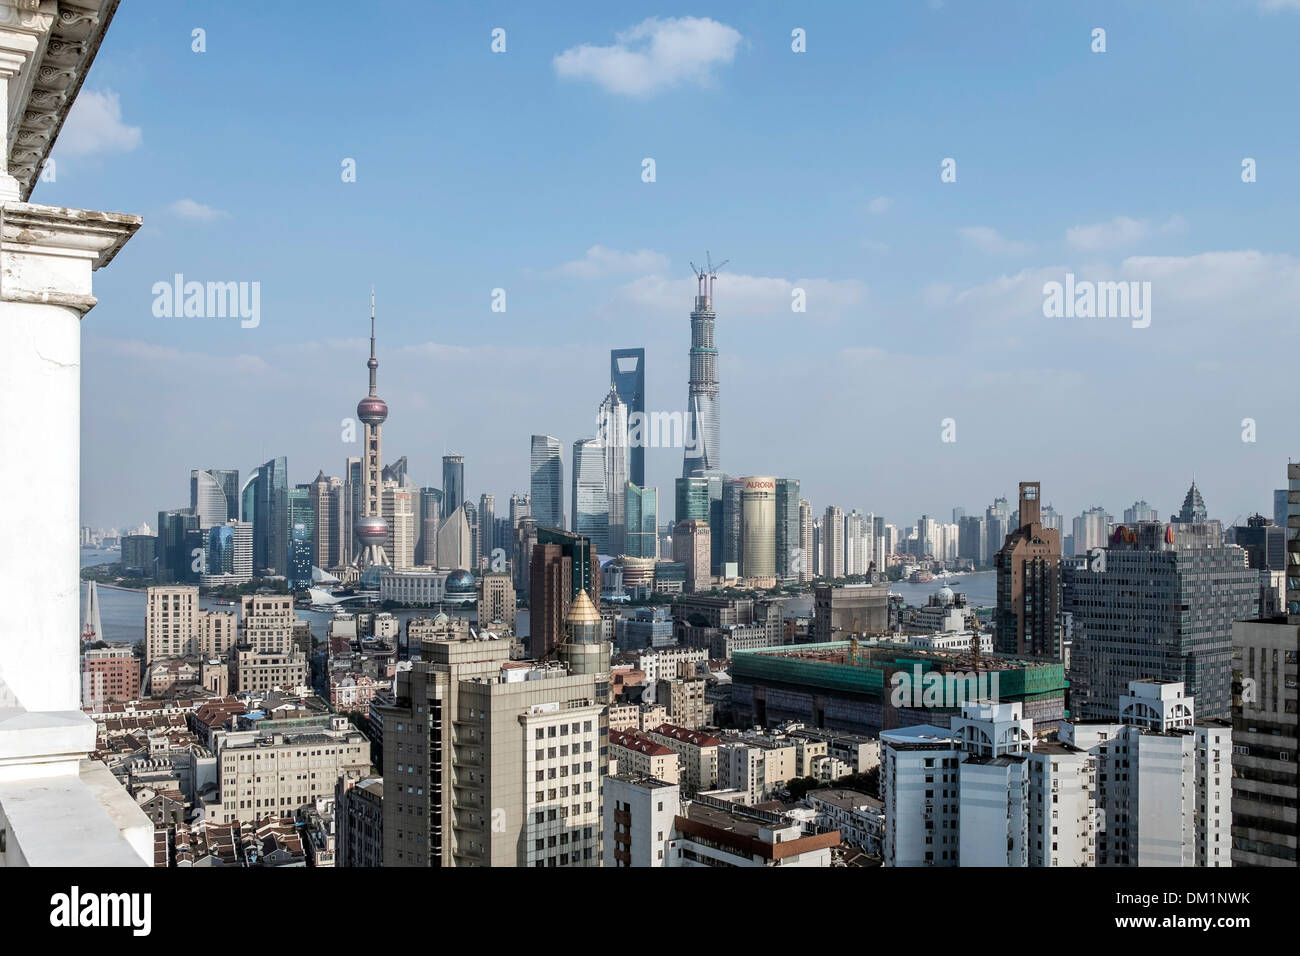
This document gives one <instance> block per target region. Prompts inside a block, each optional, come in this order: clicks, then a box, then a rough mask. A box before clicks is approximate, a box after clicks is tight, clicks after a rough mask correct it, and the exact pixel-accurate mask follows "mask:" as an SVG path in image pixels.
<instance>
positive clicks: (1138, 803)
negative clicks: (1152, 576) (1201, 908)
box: [880, 681, 1232, 866]
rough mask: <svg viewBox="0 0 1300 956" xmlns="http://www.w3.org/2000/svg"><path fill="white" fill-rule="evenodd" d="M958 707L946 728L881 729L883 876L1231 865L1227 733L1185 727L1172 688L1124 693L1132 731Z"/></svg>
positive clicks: (1222, 728) (998, 707)
mask: <svg viewBox="0 0 1300 956" xmlns="http://www.w3.org/2000/svg"><path fill="white" fill-rule="evenodd" d="M1021 708H1022V705H1021V704H1019V703H1012V704H969V705H967V706H965V707H964V708H963V709H962V714H961V716H960V717H954V718H953V719H952V727H951V729H950V730H944V729H942V728H937V727H932V726H921V727H912V728H905V729H903V730H897V731H885V732H882V733H881V735H880V739H881V762H882V770H881V778H880V785H881V794H882V797H883V802H884V804H885V827H884V839H883V851H882V855H883V858H884V861H885V865H886V866H958V865H960V866H1230V865H1231V829H1230V824H1231V810H1230V807H1231V778H1232V753H1231V729H1230V728H1229V727H1228V725H1227V724H1226V723H1224V722H1217V721H1216V722H1209V723H1202V724H1199V725H1198V724H1195V723H1194V703H1193V701H1192V699H1191V698H1189V697H1187V696H1186V694H1185V691H1184V687H1183V685H1182V684H1179V683H1161V682H1157V681H1131V682H1130V683H1129V688H1128V693H1127V694H1125V695H1124V696H1123V697H1122V698H1121V702H1120V712H1121V713H1122V714H1123V715H1124V716H1125V719H1126V720H1128V721H1132V723H1086V724H1070V723H1062V724H1061V725H1060V731H1059V737H1060V739H1059V741H1055V740H1054V741H1046V742H1041V741H1038V742H1036V741H1035V740H1034V737H1033V723H1032V721H1030V720H1029V719H1027V718H1025V717H1024V716H1023V712H1022V709H1021Z"/></svg>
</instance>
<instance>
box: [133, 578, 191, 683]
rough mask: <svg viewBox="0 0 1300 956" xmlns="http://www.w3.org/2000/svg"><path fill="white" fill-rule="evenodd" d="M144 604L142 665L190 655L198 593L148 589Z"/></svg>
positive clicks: (188, 588) (162, 588)
mask: <svg viewBox="0 0 1300 956" xmlns="http://www.w3.org/2000/svg"><path fill="white" fill-rule="evenodd" d="M145 602H146V603H145V618H144V650H145V658H144V659H145V663H146V664H152V663H153V662H154V661H156V660H161V659H162V658H164V657H185V656H187V655H190V654H193V653H194V638H195V636H196V634H197V633H198V622H199V589H198V588H196V587H156V588H149V590H148V593H147V596H146V598H145Z"/></svg>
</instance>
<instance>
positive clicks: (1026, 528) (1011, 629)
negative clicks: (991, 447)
mask: <svg viewBox="0 0 1300 956" xmlns="http://www.w3.org/2000/svg"><path fill="white" fill-rule="evenodd" d="M1039 495H1040V488H1039V484H1038V482H1036V481H1022V482H1021V483H1020V527H1019V528H1017V529H1016V530H1015V531H1013V532H1011V534H1009V535H1008V536H1007V539H1006V541H1005V542H1004V543H1003V545H1002V548H1001V550H999V551H998V553H997V555H996V557H995V558H994V565H995V566H996V567H997V572H998V581H997V610H996V612H995V617H994V621H995V622H996V624H995V630H994V641H995V642H996V650H997V651H998V653H999V654H1021V655H1023V654H1028V655H1030V656H1032V657H1051V658H1057V659H1059V658H1060V657H1061V614H1060V610H1061V603H1060V602H1061V576H1060V575H1061V533H1060V532H1059V531H1055V530H1052V529H1050V528H1044V527H1043V525H1042V523H1041V521H1040V520H1039Z"/></svg>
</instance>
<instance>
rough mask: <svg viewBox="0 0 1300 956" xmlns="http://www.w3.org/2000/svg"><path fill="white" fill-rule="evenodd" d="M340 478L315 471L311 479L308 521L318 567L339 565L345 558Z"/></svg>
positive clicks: (341, 483)
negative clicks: (312, 532) (312, 479)
mask: <svg viewBox="0 0 1300 956" xmlns="http://www.w3.org/2000/svg"><path fill="white" fill-rule="evenodd" d="M342 504H343V482H342V480H341V479H339V478H335V477H332V476H331V477H326V475H325V472H324V471H319V472H317V474H316V478H315V480H314V481H312V483H311V511H312V522H313V524H314V526H315V529H316V541H315V549H316V564H317V566H318V567H321V568H338V567H342V566H343V565H344V564H345V563H346V560H345V558H344V553H343V539H342V535H341V534H340V531H341V530H342V523H343V508H342Z"/></svg>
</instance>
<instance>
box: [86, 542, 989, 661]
mask: <svg viewBox="0 0 1300 956" xmlns="http://www.w3.org/2000/svg"><path fill="white" fill-rule="evenodd" d="M120 559H121V556H120V553H119V552H117V551H82V552H81V566H82V567H89V566H90V565H92V564H107V563H111V562H114V561H118V560H120ZM945 584H947V586H948V587H950V588H952V589H953V590H954V591H958V592H961V593H963V594H965V595H966V599H967V601H969V602H970V605H971V606H972V607H992V606H993V605H994V604H995V603H996V599H995V591H996V586H997V574H996V572H993V571H977V572H975V573H972V574H963V575H961V576H960V577H956V578H948V579H947V580H946V581H944V580H939V579H935V580H934V581H931V582H930V583H929V584H910V583H907V582H894V583H892V584H890V585H889V590H890V593H892V594H901V595H902V596H903V600H904V601H905V602H906V603H907V604H909V605H912V606H920V605H923V604H925V603H926V601H928V600H929V598H930V595H932V594H935V593H936V592H937V591H938V590H939V589H940V588H941V587H943V586H944V585H945ZM85 602H86V588H85V585H84V584H83V585H82V587H81V603H82V610H83V612H84V610H85ZM199 607H201V608H213V609H215V610H225V611H232V610H235V611H237V610H238V606H237V605H236V606H230V605H221V604H218V603H217V602H216V601H214V600H212V599H211V598H202V599H200V601H199ZM472 608H473V605H472V604H470V605H466V606H465V609H464V610H463V611H461V613H462V614H468V613H470V610H471V609H472ZM446 610H447V613H448V614H455V613H456V610H455V609H453V608H450V607H448V608H446ZM784 611H785V616H786V617H807V616H809V615H811V614H812V595H811V594H796V595H792V596H790V597H788V598H787V599H786V602H785V608H784ZM144 612H145V593H144V591H136V590H126V589H118V588H112V587H107V586H105V585H102V584H101V585H100V586H99V616H100V619H101V621H102V622H103V625H104V640H106V641H130V642H132V643H139V642H140V641H143V640H144ZM433 613H436V611H433V610H431V609H430V608H413V609H410V610H402V611H394V612H393V614H394V615H395V616H396V617H397V618H398V620H399V621H401V622H402V626H403V629H405V624H406V620H407V618H411V617H421V616H428V615H429V614H433ZM297 614H298V616H299V617H300V618H302V619H303V620H306V621H310V622H311V632H312V636H313V637H316V638H318V639H322V640H323V639H324V637H325V628H326V627H327V626H328V624H329V619H330V618H331V617H333V614H332V612H330V611H310V610H305V609H299V610H298V612H297ZM516 631H517V633H518V634H519V635H520V636H521V637H526V636H527V635H528V611H526V610H523V609H521V610H520V611H519V620H518V621H517V622H516Z"/></svg>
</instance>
